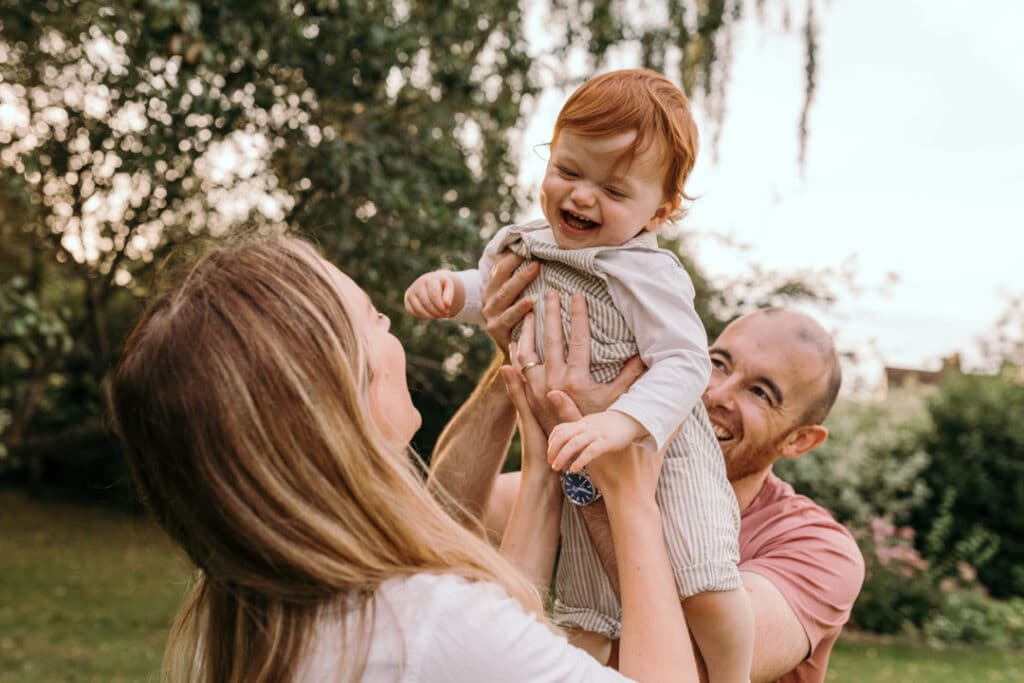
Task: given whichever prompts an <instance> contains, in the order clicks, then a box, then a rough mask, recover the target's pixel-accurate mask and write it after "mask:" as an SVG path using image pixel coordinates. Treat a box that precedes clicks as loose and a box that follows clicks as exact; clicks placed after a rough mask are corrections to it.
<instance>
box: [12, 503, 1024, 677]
mask: <svg viewBox="0 0 1024 683" xmlns="http://www.w3.org/2000/svg"><path fill="white" fill-rule="evenodd" d="M188 575H189V569H188V564H187V563H186V561H185V559H184V558H183V556H182V555H181V553H180V552H178V551H177V550H176V549H175V548H174V547H173V546H172V545H171V544H170V542H169V541H167V540H166V539H165V538H164V537H163V536H162V535H161V534H160V533H159V532H158V531H157V530H156V529H155V528H154V527H153V526H152V524H150V523H149V522H147V521H146V520H144V519H135V518H131V517H128V516H125V515H123V514H120V513H117V512H111V511H107V510H102V509H97V508H91V507H82V506H77V505H63V504H56V503H40V502H36V501H31V500H29V499H27V498H25V497H24V496H22V495H20V494H18V493H12V492H8V491H0V683H15V682H17V683H36V682H39V683H58V682H74V683H79V682H82V683H84V682H93V681H95V682H96V683H99V682H103V683H122V682H123V683H127V682H129V681H131V682H132V683H136V682H141V681H157V680H158V679H159V670H160V658H161V655H162V652H163V646H164V640H165V638H166V635H167V629H168V626H169V624H170V620H171V618H172V617H173V616H174V613H175V611H176V609H177V607H178V605H179V604H180V603H181V601H182V599H183V597H184V595H185V591H186V586H187V582H188ZM853 681H858V682H860V681H879V682H883V683H884V682H888V681H892V682H894V683H918V682H921V683H924V682H927V683H947V682H949V683H954V682H955V683H973V682H975V681H977V682H985V681H1024V652H1005V651H989V650H979V649H962V648H951V649H946V650H933V649H929V648H927V647H923V646H920V645H914V644H899V643H888V642H876V641H874V640H862V639H850V638H847V639H844V640H842V641H841V642H840V643H839V644H838V645H837V647H836V650H835V652H834V654H833V656H832V666H831V667H830V671H829V674H828V682H829V683H847V682H853Z"/></svg>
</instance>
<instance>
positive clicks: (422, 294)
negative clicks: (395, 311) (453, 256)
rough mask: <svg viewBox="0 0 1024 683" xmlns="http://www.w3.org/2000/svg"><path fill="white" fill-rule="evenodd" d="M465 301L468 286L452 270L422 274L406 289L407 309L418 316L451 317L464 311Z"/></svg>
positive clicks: (430, 317)
mask: <svg viewBox="0 0 1024 683" xmlns="http://www.w3.org/2000/svg"><path fill="white" fill-rule="evenodd" d="M465 303H466V287H465V285H464V284H463V281H462V278H461V277H459V275H458V274H457V273H453V272H451V271H450V270H435V271H434V272H432V273H427V274H425V275H420V276H419V277H418V278H416V281H415V282H413V283H412V285H410V286H409V289H407V290H405V310H406V311H408V312H409V314H410V315H413V316H416V317H417V318H427V319H428V320H437V319H438V318H451V317H453V316H455V315H458V313H459V312H460V311H462V308H463V306H465Z"/></svg>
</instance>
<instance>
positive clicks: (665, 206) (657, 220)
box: [646, 197, 679, 232]
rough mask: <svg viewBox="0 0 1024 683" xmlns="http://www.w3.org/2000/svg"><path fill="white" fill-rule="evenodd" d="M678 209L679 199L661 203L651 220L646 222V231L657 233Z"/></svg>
mask: <svg viewBox="0 0 1024 683" xmlns="http://www.w3.org/2000/svg"><path fill="white" fill-rule="evenodd" d="M677 208H679V198H678V197H676V198H675V199H672V200H668V201H665V202H662V203H661V205H659V206H658V209H657V210H656V211H655V212H654V215H653V216H652V217H651V220H649V221H648V222H647V226H646V229H647V230H648V231H649V232H658V231H659V230H661V228H662V227H663V226H664V225H665V223H666V222H668V221H669V219H670V218H671V216H672V214H673V213H675V211H676V209H677Z"/></svg>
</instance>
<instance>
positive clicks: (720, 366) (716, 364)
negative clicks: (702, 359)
mask: <svg viewBox="0 0 1024 683" xmlns="http://www.w3.org/2000/svg"><path fill="white" fill-rule="evenodd" d="M711 367H713V368H714V369H715V370H722V371H724V370H725V363H724V362H723V361H721V360H719V359H718V358H712V359H711Z"/></svg>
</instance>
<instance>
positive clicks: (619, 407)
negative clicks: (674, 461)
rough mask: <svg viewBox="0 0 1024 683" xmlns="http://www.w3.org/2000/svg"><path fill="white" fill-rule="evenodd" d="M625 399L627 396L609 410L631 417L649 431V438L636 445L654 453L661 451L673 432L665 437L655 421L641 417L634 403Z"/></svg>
mask: <svg viewBox="0 0 1024 683" xmlns="http://www.w3.org/2000/svg"><path fill="white" fill-rule="evenodd" d="M625 398H626V397H625V395H623V396H620V397H619V399H618V400H617V401H615V403H613V404H611V405H610V406H609V407H608V410H614V411H616V412H619V413H622V414H623V415H629V416H630V417H631V418H633V419H634V420H636V421H637V422H639V423H640V424H641V425H642V426H643V428H644V429H645V430H647V436H644V437H641V438H639V439H637V440H636V443H637V444H639V445H641V446H644V447H645V448H650V449H651V450H654V451H660V450H661V448H662V447H663V446H664V445H665V442H666V441H667V440H668V437H669V436H671V435H672V434H671V432H669V433H668V434H664V435H663V434H661V433H660V432H661V430H659V429H658V424H657V422H656V421H655V420H652V419H651V418H650V417H648V418H647V419H644V418H643V416H642V415H640V412H639V411H638V410H636V408H637V407H638V406H636V405H633V402H632V401H630V400H628V399H626V400H623V399H625Z"/></svg>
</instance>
